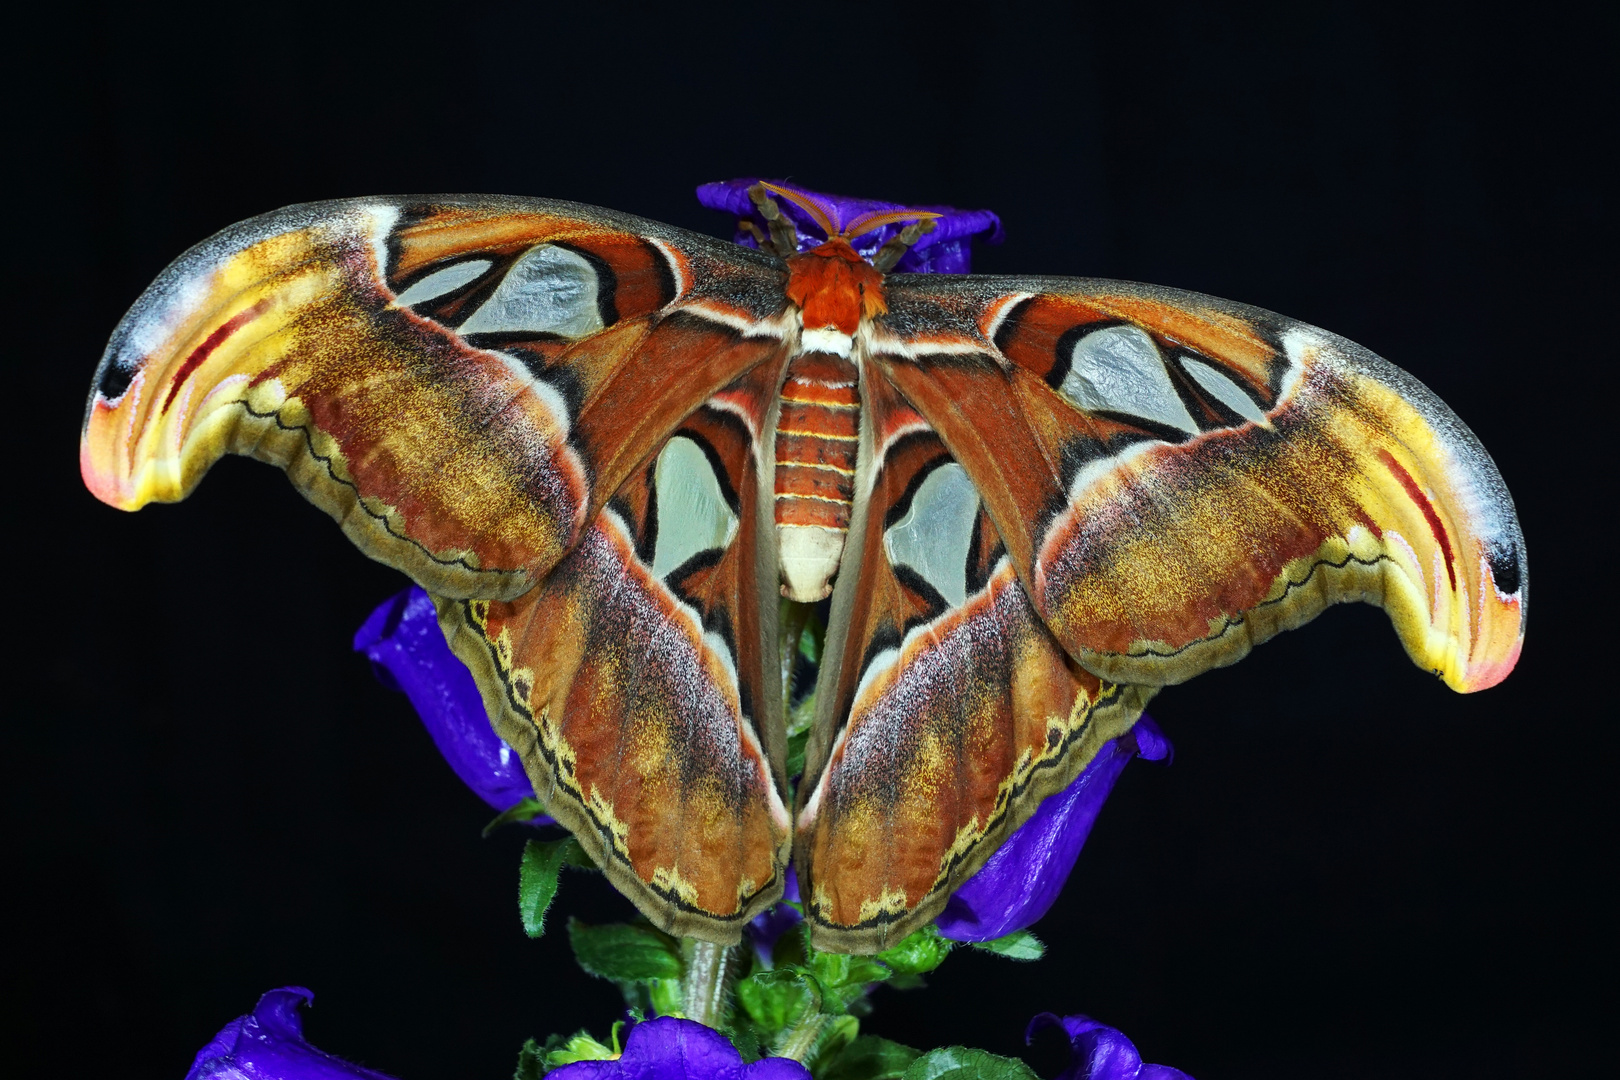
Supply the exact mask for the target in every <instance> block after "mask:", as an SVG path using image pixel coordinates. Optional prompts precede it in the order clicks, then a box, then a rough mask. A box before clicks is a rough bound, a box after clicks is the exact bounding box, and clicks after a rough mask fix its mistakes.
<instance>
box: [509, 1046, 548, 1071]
mask: <svg viewBox="0 0 1620 1080" xmlns="http://www.w3.org/2000/svg"><path fill="white" fill-rule="evenodd" d="M550 1071H551V1069H550V1068H549V1067H548V1066H547V1065H546V1050H545V1047H543V1046H541V1045H540V1044H539V1043H537V1042H535V1041H534V1040H533V1039H524V1040H523V1049H521V1050H519V1051H518V1062H517V1069H516V1070H515V1071H514V1072H513V1073H512V1080H540V1078H541V1077H542V1076H544V1075H546V1073H548V1072H550Z"/></svg>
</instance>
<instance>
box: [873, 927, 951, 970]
mask: <svg viewBox="0 0 1620 1080" xmlns="http://www.w3.org/2000/svg"><path fill="white" fill-rule="evenodd" d="M954 945H955V942H953V941H951V939H950V938H943V937H940V936H939V931H938V930H936V929H934V924H933V923H928V924H927V925H925V926H924V927H923V928H922V929H921V930H918V931H916V932H915V933H912V934H908V935H907V936H906V937H905V938H903V939H902V940H901V941H900V943H899V944H898V945H893V946H891V947H889V948H887V949H885V950H883V951H882V952H880V953H878V954H877V959H879V960H881V961H883V963H885V964H887V965H888V966H889V967H890V968H891V969H892V970H893V971H894V973H895V974H896V975H926V974H927V973H928V972H930V971H933V970H934V969H935V968H937V967H939V965H941V964H943V963H944V962H945V958H946V957H947V956H949V955H950V954H951V949H952V947H953V946H954Z"/></svg>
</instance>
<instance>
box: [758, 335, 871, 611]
mask: <svg viewBox="0 0 1620 1080" xmlns="http://www.w3.org/2000/svg"><path fill="white" fill-rule="evenodd" d="M860 424H861V396H860V386H859V377H858V376H857V374H856V371H855V365H854V364H852V363H851V362H850V361H848V360H846V359H844V358H843V357H841V356H838V355H835V354H833V353H830V352H819V351H815V352H804V353H800V354H799V355H798V356H796V357H794V358H793V360H792V361H791V362H789V364H788V369H787V379H786V381H785V382H784V383H783V384H782V411H781V416H780V418H779V419H778V420H777V424H776V536H777V544H778V554H779V556H780V565H781V576H782V595H783V596H785V597H787V598H788V599H789V600H796V601H799V602H800V603H811V602H813V601H816V600H820V599H821V598H822V597H824V596H826V595H827V594H828V593H830V592H831V591H832V585H831V582H832V577H833V575H834V574H835V573H837V572H838V562H839V560H840V559H841V558H842V557H843V554H844V538H845V537H846V536H847V535H848V534H849V514H850V506H851V504H852V502H853V501H854V497H855V451H856V447H857V445H858V443H859V437H860Z"/></svg>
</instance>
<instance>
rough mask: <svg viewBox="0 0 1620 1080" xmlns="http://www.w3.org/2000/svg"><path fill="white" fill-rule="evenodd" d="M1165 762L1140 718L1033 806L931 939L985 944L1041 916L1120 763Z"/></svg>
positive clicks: (1166, 749) (1152, 730)
mask: <svg viewBox="0 0 1620 1080" xmlns="http://www.w3.org/2000/svg"><path fill="white" fill-rule="evenodd" d="M1170 755H1171V746H1170V740H1168V739H1166V738H1165V737H1164V732H1162V731H1160V730H1159V727H1158V725H1157V724H1155V723H1154V722H1153V721H1152V719H1150V718H1149V717H1147V716H1145V715H1144V716H1143V717H1142V718H1141V719H1140V720H1138V721H1137V722H1136V726H1135V727H1134V728H1132V729H1131V730H1130V731H1128V732H1126V733H1125V734H1124V735H1121V736H1120V737H1119V738H1117V739H1113V740H1110V741H1109V742H1107V743H1104V744H1103V747H1102V749H1101V750H1099V751H1098V752H1097V756H1096V757H1095V758H1093V759H1092V761H1091V764H1089V765H1087V766H1086V768H1085V770H1084V771H1083V772H1081V774H1080V775H1079V776H1078V777H1077V778H1076V779H1075V781H1074V783H1072V784H1070V785H1069V786H1068V787H1067V788H1065V789H1064V790H1063V791H1060V792H1059V793H1058V794H1056V795H1052V796H1050V797H1048V798H1047V800H1046V801H1045V802H1043V803H1041V805H1040V807H1039V808H1038V809H1037V810H1036V811H1035V814H1034V816H1033V817H1031V818H1030V819H1029V820H1028V821H1026V822H1024V824H1023V825H1021V826H1019V828H1018V829H1017V831H1015V832H1014V833H1013V834H1012V836H1010V837H1008V838H1007V841H1006V842H1005V843H1004V844H1002V845H1001V847H1000V848H999V849H998V850H997V851H996V853H995V854H994V855H992V856H990V858H989V860H988V861H987V862H986V863H985V864H984V866H982V867H980V868H979V872H978V873H976V874H974V875H973V876H972V877H971V878H969V879H968V880H967V881H966V882H965V883H964V884H963V885H962V886H961V888H959V889H957V890H956V893H955V894H954V895H953V896H952V897H951V898H950V900H949V901H948V902H947V903H946V904H945V910H944V912H943V913H941V914H940V916H939V918H938V919H936V920H935V925H936V926H938V927H939V932H940V933H941V934H943V935H944V936H945V937H948V938H952V939H954V940H956V941H993V940H994V939H996V938H999V937H1003V936H1005V935H1007V934H1010V933H1012V932H1013V931H1014V930H1022V929H1023V928H1024V927H1026V926H1029V925H1031V924H1032V923H1034V922H1035V921H1036V920H1038V919H1039V918H1040V917H1041V916H1042V915H1045V914H1046V913H1047V911H1048V910H1049V909H1050V908H1051V907H1052V904H1053V903H1054V902H1055V901H1056V900H1057V898H1058V894H1059V893H1061V892H1062V891H1063V885H1064V883H1065V882H1066V881H1068V880H1069V872H1070V871H1071V870H1073V869H1074V861H1075V859H1077V858H1079V856H1080V849H1081V848H1082V847H1084V846H1085V843H1086V837H1087V836H1089V835H1090V833H1091V826H1092V825H1093V824H1094V823H1095V822H1096V820H1097V813H1098V812H1099V811H1100V810H1101V809H1102V806H1103V803H1105V802H1106V801H1107V800H1108V793H1109V792H1110V791H1112V790H1113V789H1114V781H1115V780H1117V779H1119V774H1120V772H1121V771H1122V770H1123V769H1124V768H1125V763H1126V762H1128V761H1130V759H1131V758H1133V757H1143V758H1147V759H1148V760H1149V761H1158V760H1163V759H1168V758H1169V757H1170Z"/></svg>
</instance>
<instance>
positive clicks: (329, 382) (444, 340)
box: [80, 196, 784, 598]
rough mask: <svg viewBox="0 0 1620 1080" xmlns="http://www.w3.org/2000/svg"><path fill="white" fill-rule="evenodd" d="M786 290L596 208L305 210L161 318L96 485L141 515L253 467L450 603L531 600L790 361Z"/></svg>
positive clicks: (146, 328) (135, 364)
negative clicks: (279, 471) (692, 418)
mask: <svg viewBox="0 0 1620 1080" xmlns="http://www.w3.org/2000/svg"><path fill="white" fill-rule="evenodd" d="M782 280H783V275H782V272H781V270H780V268H779V267H777V266H776V265H775V264H773V263H772V261H771V260H769V259H767V258H765V257H763V256H759V255H757V254H756V253H754V252H750V251H747V250H745V249H742V248H738V247H736V246H735V245H732V244H726V243H722V242H719V241H716V240H713V239H710V238H708V237H703V236H699V235H696V234H693V233H686V232H683V231H681V230H678V229H671V228H669V227H667V226H662V225H658V224H656V223H654V222H649V221H643V220H641V219H638V218H634V217H630V216H628V215H622V214H615V213H611V212H609V211H604V210H597V209H595V208H592V207H586V206H579V205H576V204H571V203H561V202H550V201H545V200H537V199H500V198H484V197H473V198H466V197H448V196H446V197H439V196H430V197H423V198H380V199H361V200H353V201H347V202H334V203H318V204H310V205H307V206H297V207H290V208H288V209H286V210H282V211H278V212H276V213H273V214H268V215H265V216H264V217H260V218H255V219H253V220H251V221H247V222H243V223H242V224H240V225H237V226H234V227H232V228H231V229H228V230H226V231H225V232H223V233H220V234H219V235H218V236H216V237H214V238H213V239H211V240H208V241H205V242H204V243H203V244H200V245H198V246H197V247H196V248H193V249H192V250H191V251H190V252H187V253H186V254H185V255H183V256H182V257H181V258H180V259H179V260H177V261H176V262H175V263H174V264H173V265H172V266H170V267H169V269H168V270H166V271H165V272H164V273H163V275H162V276H161V277H159V278H158V280H157V281H156V282H155V283H154V284H153V285H152V286H151V288H149V289H148V290H147V292H146V294H145V295H144V296H142V298H141V299H140V300H139V301H138V302H137V303H136V305H135V307H134V308H133V309H132V310H131V311H130V313H129V314H128V315H127V316H126V317H125V319H124V321H123V322H122V323H121V324H120V326H119V328H118V330H117V331H116V333H115V334H114V336H113V339H112V342H111V344H110V345H109V346H108V349H107V352H106V355H105V356H104V357H103V359H102V362H101V367H100V369H99V371H98V373H97V376H96V383H95V389H94V390H93V391H92V394H91V399H90V403H89V406H88V409H87V413H86V417H85V424H84V434H83V440H82V444H81V451H80V462H81V469H82V472H83V474H84V478H85V481H86V483H87V484H88V485H89V486H90V489H91V490H92V491H93V492H94V493H95V494H96V495H97V496H98V497H100V498H101V499H103V500H104V501H106V502H109V503H111V504H113V505H115V506H119V507H123V508H125V509H135V508H137V507H139V506H141V505H144V504H145V503H147V502H151V501H154V500H155V501H173V500H177V499H181V498H184V497H185V496H186V494H187V493H189V492H190V490H191V489H192V488H193V487H194V486H195V485H196V483H197V482H198V480H199V479H200V478H201V476H202V474H203V473H204V472H206V471H207V469H208V468H209V466H210V465H212V464H213V462H214V461H216V460H218V458H219V457H220V455H222V454H225V453H240V454H248V455H251V456H253V457H258V458H260V459H262V460H266V461H270V462H272V463H274V464H276V465H279V466H281V467H282V468H284V469H285V470H286V471H287V473H288V475H289V477H290V478H291V479H292V480H293V482H294V483H295V484H296V485H298V487H299V488H300V489H301V490H302V491H303V492H304V493H305V494H306V495H307V496H308V497H309V498H310V500H311V501H313V502H315V503H316V504H317V505H319V506H320V507H322V508H323V509H325V510H326V511H327V512H328V513H330V514H331V515H332V516H333V517H334V518H336V519H337V520H338V521H339V522H340V523H341V524H342V526H343V528H344V530H345V532H346V533H347V534H348V535H349V537H350V538H351V539H352V540H353V541H354V542H355V543H356V544H357V545H359V546H360V547H361V548H362V549H363V550H364V551H366V552H367V553H368V554H370V555H372V556H373V557H374V558H377V559H379V560H381V561H383V562H386V563H389V564H390V565H393V566H396V567H398V568H399V569H401V570H404V571H405V572H406V573H408V574H410V575H411V576H412V577H413V578H415V579H416V580H417V581H419V582H420V583H421V584H423V585H424V586H426V587H428V588H429V589H432V590H434V591H435V592H438V593H440V594H442V595H447V596H457V597H472V596H478V597H502V598H511V597H515V596H517V595H520V594H521V593H523V592H524V591H525V590H527V589H528V588H530V587H531V586H532V585H534V584H535V582H537V581H538V580H540V578H542V577H543V576H544V574H545V573H546V571H547V570H548V569H549V568H550V567H551V566H552V565H554V564H555V563H556V562H557V560H558V559H559V558H561V557H562V555H563V554H564V553H565V552H566V551H568V550H569V549H570V548H571V547H572V546H573V544H574V543H576V542H577V541H578V539H579V537H580V536H581V534H582V533H583V531H584V529H585V526H586V525H587V523H589V522H591V521H593V520H594V518H595V516H596V512H597V510H598V509H600V507H601V505H602V503H603V501H604V500H605V499H606V498H607V497H608V496H609V495H611V494H612V493H613V492H614V491H617V490H618V489H619V486H620V485H621V484H622V483H623V481H624V480H625V478H626V477H627V476H628V475H629V474H630V472H631V470H632V469H634V468H635V467H636V466H637V464H638V463H639V462H640V461H641V460H642V459H643V458H644V457H645V455H646V454H647V452H648V451H649V449H651V448H652V447H654V446H656V445H658V444H659V443H660V442H661V441H662V439H663V438H664V437H665V436H666V435H668V433H669V432H670V431H671V430H672V429H673V428H674V427H675V426H676V425H677V424H679V423H680V422H681V420H682V419H683V418H684V417H685V416H687V415H688V414H689V413H691V412H692V411H693V410H694V409H696V408H697V407H698V406H699V404H701V403H702V402H703V401H704V400H705V399H706V398H708V397H709V396H710V395H712V394H713V393H715V392H716V391H717V390H719V389H720V388H721V387H723V386H725V385H726V384H728V383H729V382H731V381H732V380H733V379H734V378H736V377H737V376H738V375H739V374H741V373H742V372H745V371H747V370H749V369H750V368H752V367H753V366H754V365H756V364H758V363H760V362H761V361H763V360H765V359H767V358H768V357H770V356H772V355H774V354H775V353H776V352H777V351H778V350H779V349H780V347H781V341H780V338H781V336H782V333H783V331H782V329H781V327H780V325H779V324H778V322H777V321H776V320H777V319H778V318H779V316H780V314H781V312H782V310H783V307H784V301H783V298H782Z"/></svg>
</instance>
